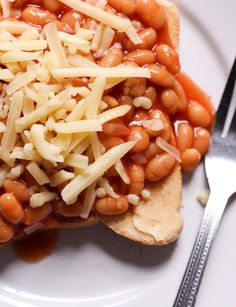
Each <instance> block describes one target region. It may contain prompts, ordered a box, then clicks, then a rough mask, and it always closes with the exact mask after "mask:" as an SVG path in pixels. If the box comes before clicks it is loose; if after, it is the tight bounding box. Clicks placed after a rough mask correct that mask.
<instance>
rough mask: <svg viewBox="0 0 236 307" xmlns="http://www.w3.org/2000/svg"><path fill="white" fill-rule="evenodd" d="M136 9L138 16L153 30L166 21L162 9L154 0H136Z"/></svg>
mask: <svg viewBox="0 0 236 307" xmlns="http://www.w3.org/2000/svg"><path fill="white" fill-rule="evenodd" d="M136 10H137V13H138V15H139V16H140V18H141V19H142V20H143V21H144V22H145V23H146V24H147V25H148V26H150V27H152V28H154V29H155V30H159V29H160V28H161V27H162V26H163V25H164V23H165V21H166V15H165V11H164V9H163V8H162V7H161V6H160V5H159V4H158V3H157V2H156V1H155V0H136Z"/></svg>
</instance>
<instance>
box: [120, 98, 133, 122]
mask: <svg viewBox="0 0 236 307" xmlns="http://www.w3.org/2000/svg"><path fill="white" fill-rule="evenodd" d="M119 101H120V104H121V105H129V106H130V107H131V108H130V110H129V112H128V113H127V114H126V115H125V117H124V118H125V120H127V121H130V119H131V118H132V116H133V113H134V105H133V98H132V97H131V96H129V95H122V96H121V97H120V99H119Z"/></svg>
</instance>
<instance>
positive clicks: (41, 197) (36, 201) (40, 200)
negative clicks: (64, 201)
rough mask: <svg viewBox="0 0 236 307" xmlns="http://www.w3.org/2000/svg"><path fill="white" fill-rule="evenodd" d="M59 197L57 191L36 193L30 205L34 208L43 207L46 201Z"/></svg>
mask: <svg viewBox="0 0 236 307" xmlns="http://www.w3.org/2000/svg"><path fill="white" fill-rule="evenodd" d="M57 197H58V195H57V194H56V193H52V192H48V191H45V192H40V193H35V194H33V195H32V196H31V198H30V207H32V208H38V207H41V206H43V205H44V204H45V203H47V202H49V201H53V200H54V199H56V198H57Z"/></svg>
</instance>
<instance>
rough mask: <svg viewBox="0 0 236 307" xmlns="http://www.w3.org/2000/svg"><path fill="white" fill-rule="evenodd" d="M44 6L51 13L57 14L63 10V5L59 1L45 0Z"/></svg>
mask: <svg viewBox="0 0 236 307" xmlns="http://www.w3.org/2000/svg"><path fill="white" fill-rule="evenodd" d="M43 5H44V7H45V9H46V10H48V11H49V12H51V13H57V12H58V11H60V10H61V9H62V4H61V2H60V1H59V0H43Z"/></svg>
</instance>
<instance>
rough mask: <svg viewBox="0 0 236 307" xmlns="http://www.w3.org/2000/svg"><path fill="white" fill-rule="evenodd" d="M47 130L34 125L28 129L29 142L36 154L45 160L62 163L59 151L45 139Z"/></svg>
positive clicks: (41, 126) (62, 159)
mask: <svg viewBox="0 0 236 307" xmlns="http://www.w3.org/2000/svg"><path fill="white" fill-rule="evenodd" d="M46 130H47V128H46V127H44V126H43V125H39V124H34V125H32V127H31V129H30V135H31V140H32V143H33V145H34V147H35V148H36V149H37V151H38V153H39V154H40V155H41V156H42V157H43V158H44V159H46V160H49V161H51V162H64V158H63V156H62V155H61V154H60V153H61V149H60V148H59V147H57V146H55V145H53V144H51V143H49V142H47V141H46V139H45V133H46Z"/></svg>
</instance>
